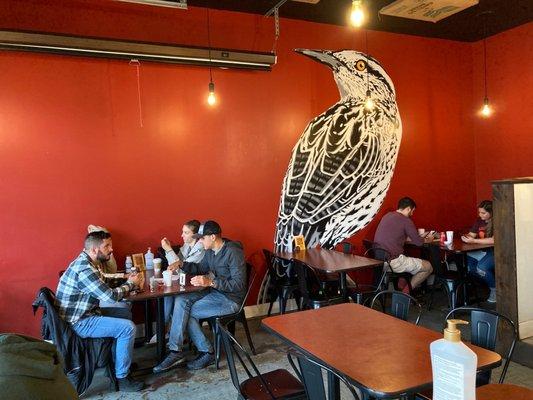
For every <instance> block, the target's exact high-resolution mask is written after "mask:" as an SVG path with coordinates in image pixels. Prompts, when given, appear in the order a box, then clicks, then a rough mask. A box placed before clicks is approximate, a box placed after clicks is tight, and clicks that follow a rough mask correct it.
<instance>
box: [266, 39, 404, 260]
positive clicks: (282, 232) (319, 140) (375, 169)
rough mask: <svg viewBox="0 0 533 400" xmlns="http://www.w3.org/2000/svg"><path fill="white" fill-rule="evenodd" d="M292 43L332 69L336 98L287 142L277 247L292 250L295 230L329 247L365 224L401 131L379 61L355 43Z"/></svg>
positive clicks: (381, 193) (310, 242)
mask: <svg viewBox="0 0 533 400" xmlns="http://www.w3.org/2000/svg"><path fill="white" fill-rule="evenodd" d="M297 51H298V52H299V53H301V54H304V55H306V56H308V57H310V58H312V59H314V60H317V61H319V62H321V63H323V64H325V65H327V66H329V67H330V68H331V69H332V71H333V76H334V78H335V82H336V83H337V86H338V89H339V93H340V97H341V98H340V100H339V101H338V102H337V103H336V104H334V105H333V106H331V107H330V108H329V109H327V110H326V111H324V112H323V113H322V114H320V115H319V116H317V117H315V118H314V119H313V120H312V121H311V122H310V123H309V124H308V125H307V127H306V128H305V130H304V132H303V134H302V135H301V136H300V138H299V139H298V142H297V143H296V145H295V146H294V148H293V150H292V155H291V160H290V162H289V165H288V168H287V172H286V174H285V178H284V180H283V186H282V191H281V199H280V206H279V211H278V220H277V223H276V235H275V248H276V250H277V251H287V250H290V249H291V248H292V246H291V244H292V240H293V236H296V235H303V236H304V238H305V241H306V245H307V247H315V246H316V245H318V244H320V245H321V246H322V247H325V248H332V247H334V246H335V245H336V244H337V243H339V242H341V241H343V240H345V239H347V238H349V237H350V236H352V235H353V234H355V233H356V232H357V231H359V230H361V229H362V228H364V227H365V226H366V225H368V224H369V223H370V221H372V219H373V218H374V216H375V215H376V213H377V212H378V210H379V208H380V206H381V204H382V203H383V200H384V198H385V195H386V194H387V190H388V188H389V186H390V181H391V178H392V175H393V172H394V166H395V164H396V159H397V156H398V150H399V148H400V142H401V137H402V123H401V119H400V114H399V112H398V107H397V105H396V93H395V90H394V85H393V84H392V81H391V79H390V77H389V76H388V75H387V73H386V72H385V70H384V69H383V67H382V66H381V65H380V64H379V62H378V61H376V60H375V59H373V58H372V57H370V56H368V55H365V54H363V53H360V52H357V51H354V50H341V51H329V50H305V49H301V50H297ZM369 98H371V100H372V101H373V108H371V107H369Z"/></svg>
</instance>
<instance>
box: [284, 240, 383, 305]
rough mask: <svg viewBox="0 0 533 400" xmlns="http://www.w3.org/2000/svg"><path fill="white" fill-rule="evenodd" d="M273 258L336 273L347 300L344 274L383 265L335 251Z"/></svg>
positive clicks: (293, 253)
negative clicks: (293, 260)
mask: <svg viewBox="0 0 533 400" xmlns="http://www.w3.org/2000/svg"><path fill="white" fill-rule="evenodd" d="M274 255H275V256H277V257H279V258H283V259H285V260H289V261H290V260H291V259H296V260H299V261H302V262H304V263H305V264H307V265H308V266H309V267H311V268H313V269H316V270H319V271H322V272H326V273H338V274H339V277H340V289H341V293H342V295H343V296H344V298H347V285H346V273H347V272H349V271H355V270H358V269H365V268H374V267H378V266H381V265H383V261H380V260H374V259H373V258H368V257H361V256H356V255H353V254H345V253H341V252H339V251H335V250H326V249H308V250H300V251H295V252H276V253H274Z"/></svg>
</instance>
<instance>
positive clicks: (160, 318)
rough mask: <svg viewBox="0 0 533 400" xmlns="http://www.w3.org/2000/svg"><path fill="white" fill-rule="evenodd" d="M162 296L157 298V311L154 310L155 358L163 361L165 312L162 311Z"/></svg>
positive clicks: (164, 350)
mask: <svg viewBox="0 0 533 400" xmlns="http://www.w3.org/2000/svg"><path fill="white" fill-rule="evenodd" d="M164 307H165V303H164V297H159V298H158V299H157V311H156V314H157V315H156V328H155V329H156V335H157V360H158V361H159V362H161V361H163V359H164V358H165V353H166V343H165V312H164Z"/></svg>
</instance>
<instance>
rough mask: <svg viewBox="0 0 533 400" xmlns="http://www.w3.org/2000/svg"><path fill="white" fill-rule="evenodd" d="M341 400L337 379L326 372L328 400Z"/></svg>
mask: <svg viewBox="0 0 533 400" xmlns="http://www.w3.org/2000/svg"><path fill="white" fill-rule="evenodd" d="M340 398H341V389H340V384H339V378H338V377H337V376H335V374H332V373H331V372H328V399H329V400H339V399H340Z"/></svg>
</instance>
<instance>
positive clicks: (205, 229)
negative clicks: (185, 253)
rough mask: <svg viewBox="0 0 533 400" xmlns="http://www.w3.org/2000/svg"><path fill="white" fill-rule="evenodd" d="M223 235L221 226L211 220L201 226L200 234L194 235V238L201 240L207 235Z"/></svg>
mask: <svg viewBox="0 0 533 400" xmlns="http://www.w3.org/2000/svg"><path fill="white" fill-rule="evenodd" d="M221 233H222V229H220V225H219V224H218V223H217V222H215V221H211V220H209V221H205V222H204V223H203V224H202V225H200V228H198V233H195V234H194V238H195V239H199V238H201V237H204V236H205V235H220V234H221Z"/></svg>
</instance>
